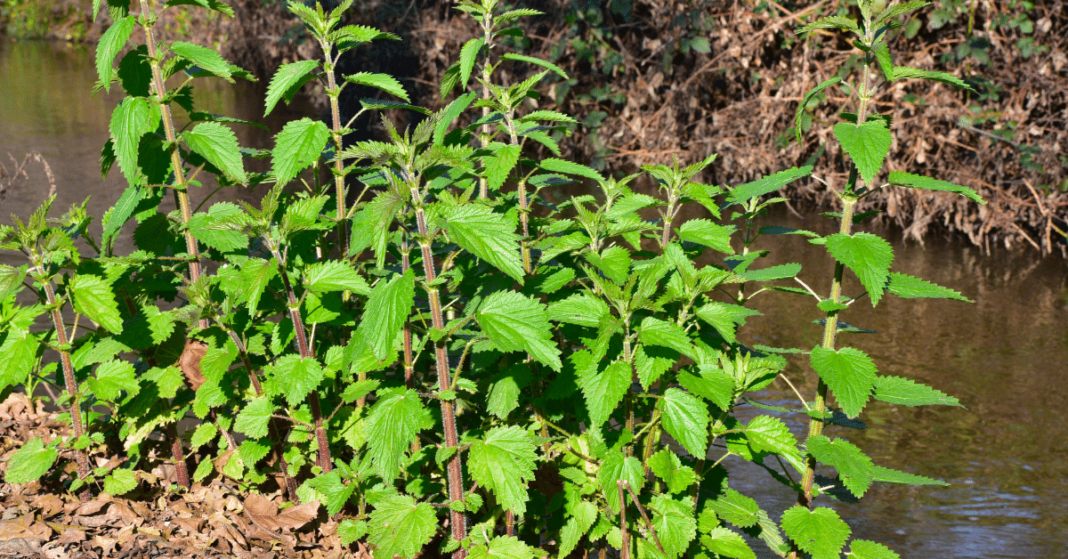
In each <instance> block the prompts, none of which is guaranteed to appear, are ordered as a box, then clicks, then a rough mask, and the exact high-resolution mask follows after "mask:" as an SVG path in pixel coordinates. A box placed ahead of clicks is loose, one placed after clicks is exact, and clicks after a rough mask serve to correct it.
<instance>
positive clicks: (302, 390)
mask: <svg viewBox="0 0 1068 559" xmlns="http://www.w3.org/2000/svg"><path fill="white" fill-rule="evenodd" d="M267 369H268V370H269V371H270V373H271V376H272V379H273V380H274V385H275V388H276V391H277V392H280V393H282V394H283V395H284V396H285V397H286V402H288V403H289V405H290V406H296V405H298V404H300V403H302V402H304V400H305V398H307V397H308V394H311V393H312V392H313V391H315V389H316V388H318V387H319V381H321V380H323V376H324V374H325V372H324V371H323V367H322V365H320V364H319V362H318V361H316V360H315V358H314V357H303V358H302V357H301V356H299V355H286V356H283V357H282V358H281V359H279V360H278V361H277V362H276V363H275V364H274V365H271V366H269V367H268V368H267Z"/></svg>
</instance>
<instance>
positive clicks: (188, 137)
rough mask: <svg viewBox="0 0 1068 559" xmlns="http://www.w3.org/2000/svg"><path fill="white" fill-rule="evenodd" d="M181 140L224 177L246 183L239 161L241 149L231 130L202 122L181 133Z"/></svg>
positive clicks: (246, 178) (246, 177)
mask: <svg viewBox="0 0 1068 559" xmlns="http://www.w3.org/2000/svg"><path fill="white" fill-rule="evenodd" d="M182 138H183V139H184V140H185V143H186V144H187V145H188V146H189V149H191V150H193V151H195V152H196V153H198V154H200V155H201V156H202V157H203V158H204V159H207V160H208V162H209V163H211V164H212V165H214V166H215V167H217V168H218V169H219V170H220V171H222V172H223V173H226V176H228V177H230V178H232V179H234V180H236V181H238V182H239V183H241V184H246V183H248V176H246V175H245V166H244V164H243V163H242V161H241V149H240V147H239V146H238V145H237V136H234V132H233V130H230V129H229V128H227V127H226V126H223V125H222V124H219V123H218V122H202V123H200V124H198V125H196V127H195V128H193V129H192V130H187V131H185V132H183V133H182Z"/></svg>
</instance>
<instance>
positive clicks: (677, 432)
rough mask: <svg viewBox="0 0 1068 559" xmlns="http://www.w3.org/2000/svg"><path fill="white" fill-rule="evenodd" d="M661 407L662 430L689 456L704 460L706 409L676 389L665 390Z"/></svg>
mask: <svg viewBox="0 0 1068 559" xmlns="http://www.w3.org/2000/svg"><path fill="white" fill-rule="evenodd" d="M662 405H663V411H664V415H663V423H664V430H665V431H667V432H668V434H669V435H671V436H672V437H673V438H674V439H675V440H676V441H679V444H681V445H682V446H683V448H685V449H686V450H687V451H688V452H689V453H690V454H691V455H693V456H695V457H697V458H698V459H701V458H704V457H705V452H706V451H707V450H708V421H709V415H708V407H707V406H705V404H704V403H703V402H701V400H698V399H697V398H696V397H694V396H693V395H691V394H690V393H688V392H686V391H683V390H679V389H678V388H669V389H667V392H665V393H664V399H663V402H662Z"/></svg>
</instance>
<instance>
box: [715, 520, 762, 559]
mask: <svg viewBox="0 0 1068 559" xmlns="http://www.w3.org/2000/svg"><path fill="white" fill-rule="evenodd" d="M701 545H703V546H705V548H706V549H708V550H709V551H711V552H713V553H716V554H718V555H721V556H723V557H730V558H731V559H757V556H756V553H753V550H752V548H750V547H749V544H747V543H745V538H743V537H742V536H741V535H739V534H736V533H734V532H732V531H730V530H729V529H728V528H725V527H723V526H716V527H715V528H712V529H711V530H709V532H708V535H707V536H702V537H701Z"/></svg>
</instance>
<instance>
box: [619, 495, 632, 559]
mask: <svg viewBox="0 0 1068 559" xmlns="http://www.w3.org/2000/svg"><path fill="white" fill-rule="evenodd" d="M625 483H627V482H625V481H623V480H618V481H616V489H617V490H618V491H619V530H620V534H621V535H622V540H623V543H622V544H621V545H620V546H619V556H620V558H621V559H630V534H629V533H627V501H626V497H625V496H624V495H623V484H625Z"/></svg>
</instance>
